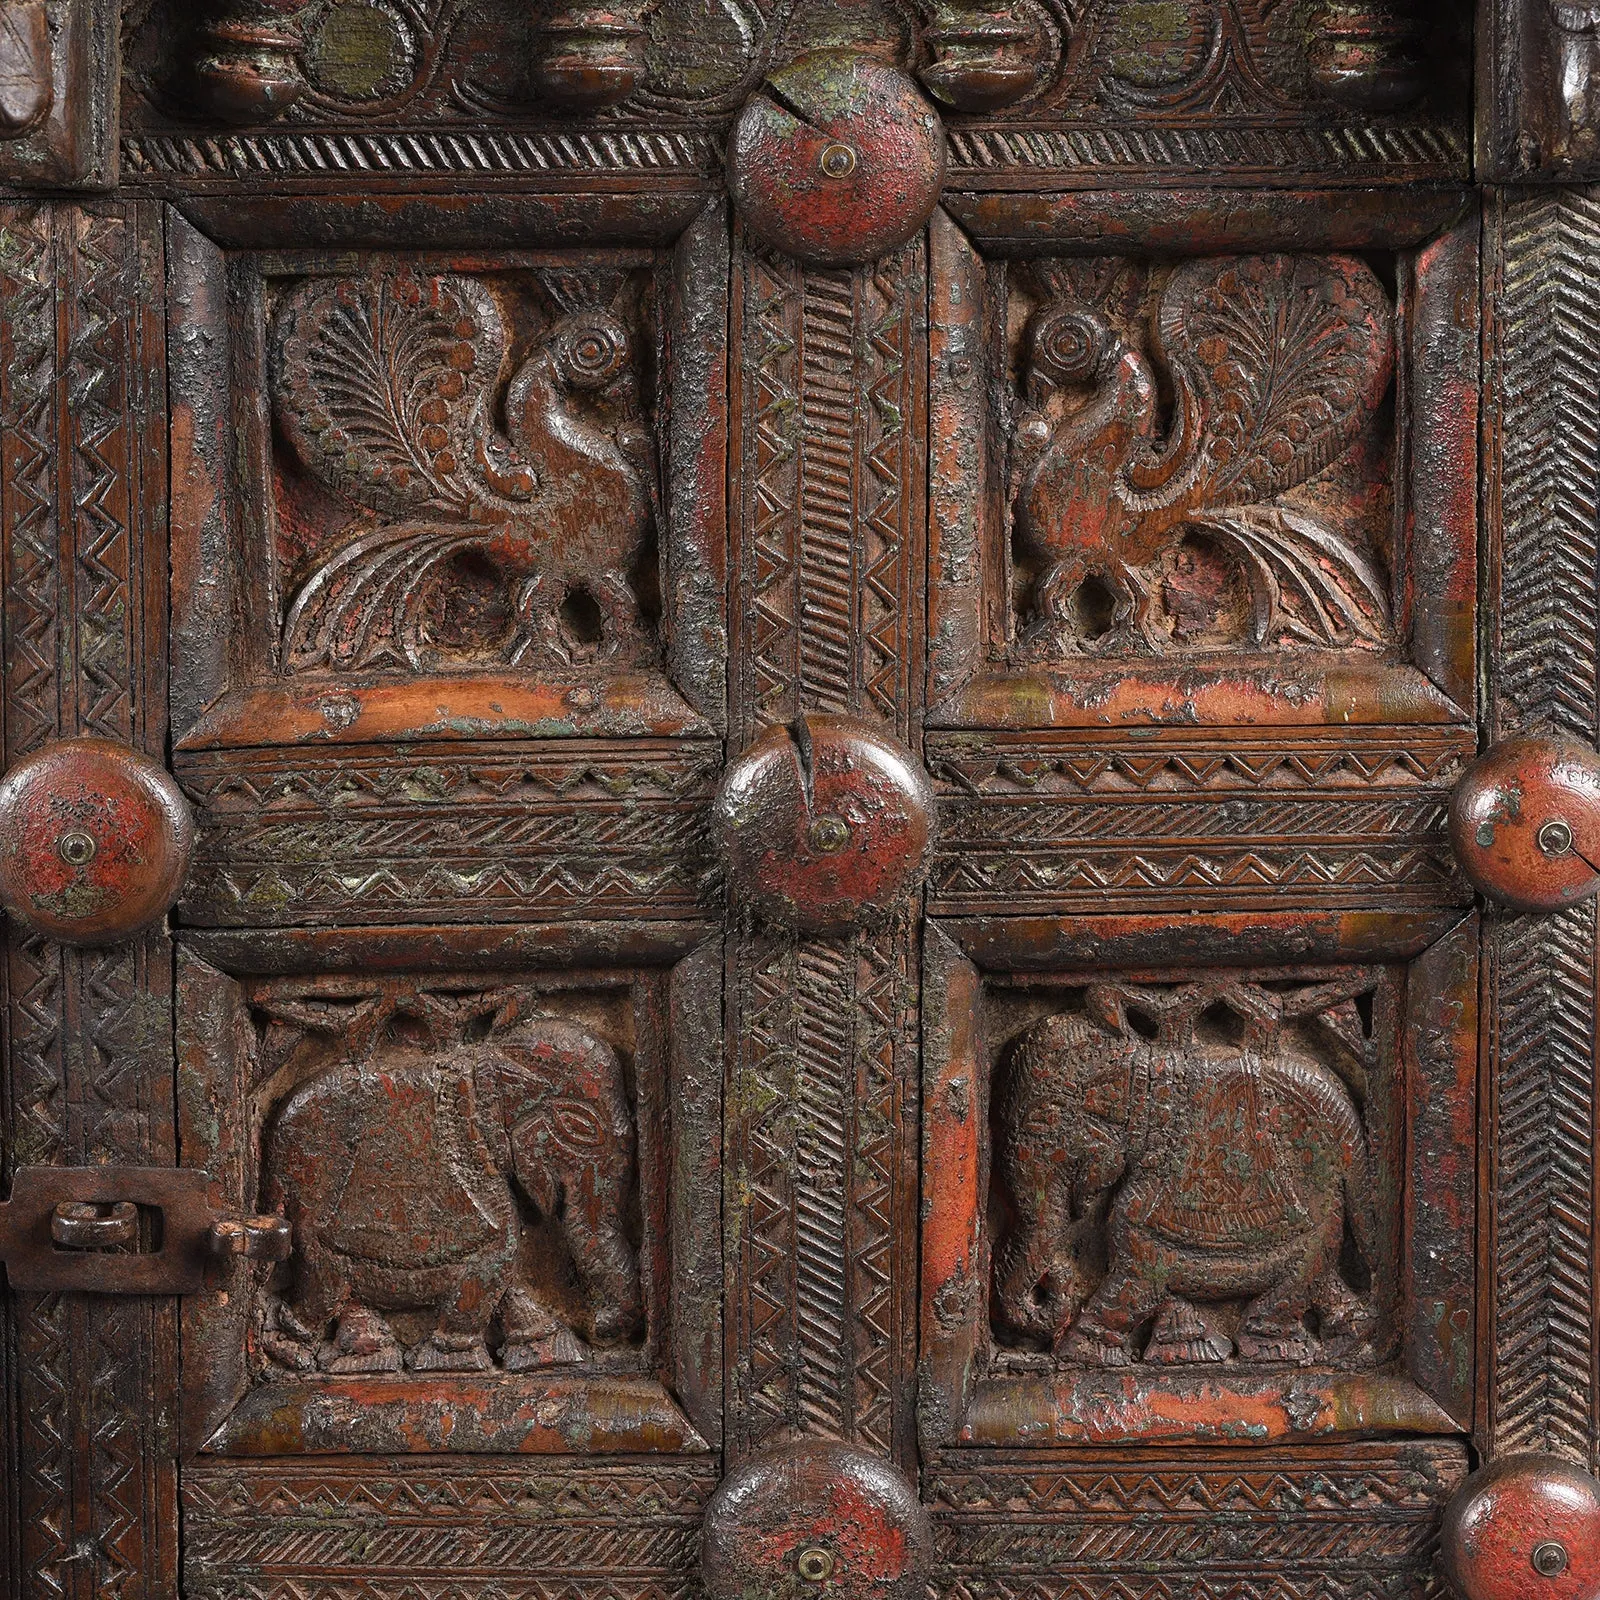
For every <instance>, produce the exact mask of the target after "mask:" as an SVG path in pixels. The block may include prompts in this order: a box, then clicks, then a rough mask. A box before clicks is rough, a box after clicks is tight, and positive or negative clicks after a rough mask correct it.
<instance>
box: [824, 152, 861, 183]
mask: <svg viewBox="0 0 1600 1600" xmlns="http://www.w3.org/2000/svg"><path fill="white" fill-rule="evenodd" d="M819 165H820V166H821V168H822V175H823V177H825V178H848V177H849V176H850V174H851V173H852V172H854V171H855V170H856V153H855V151H854V150H852V149H851V148H850V146H849V145H847V144H830V145H828V146H827V147H826V148H825V149H824V150H823V152H822V156H821V160H820V162H819Z"/></svg>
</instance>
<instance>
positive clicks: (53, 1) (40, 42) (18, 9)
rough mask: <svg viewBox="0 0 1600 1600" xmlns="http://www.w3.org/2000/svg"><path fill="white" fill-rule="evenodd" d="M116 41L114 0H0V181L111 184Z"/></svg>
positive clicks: (118, 17)
mask: <svg viewBox="0 0 1600 1600" xmlns="http://www.w3.org/2000/svg"><path fill="white" fill-rule="evenodd" d="M121 43H122V8H121V6H120V5H119V4H118V0H0V79H3V81H4V90H3V92H0V182H5V183H7V184H12V185H21V186H23V187H27V188H35V189H110V188H114V187H115V186H116V182H117V106H118V97H119V93H120V89H121V78H122V51H121Z"/></svg>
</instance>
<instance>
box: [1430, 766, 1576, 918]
mask: <svg viewBox="0 0 1600 1600" xmlns="http://www.w3.org/2000/svg"><path fill="white" fill-rule="evenodd" d="M1450 842H1451V844H1452V845H1453V846H1454V848H1455V853H1456V860H1457V861H1458V862H1459V863H1460V865H1461V870H1462V871H1463V872H1464V873H1466V875H1467V876H1468V877H1469V878H1470V879H1471V880H1472V883H1473V886H1474V887H1475V888H1477V889H1478V890H1479V891H1480V892H1481V893H1482V894H1484V895H1486V896H1487V897H1488V898H1489V899H1491V900H1496V901H1498V902H1500V904H1502V905H1506V906H1510V907H1512V908H1513V909H1514V910H1517V911H1560V910H1561V909H1562V908H1563V907H1565V906H1571V905H1576V904H1578V902H1579V901H1581V900H1587V899H1589V898H1590V897H1591V896H1592V895H1594V893H1595V892H1596V890H1600V755H1596V754H1595V752H1594V751H1593V750H1591V749H1589V748H1587V747H1586V746H1584V745H1581V744H1575V743H1571V742H1569V741H1564V740H1555V739H1508V740H1506V741H1505V743H1503V744H1497V745H1495V746H1494V748H1493V749H1491V750H1490V751H1488V752H1487V753H1486V754H1485V755H1482V756H1479V758H1478V759H1477V760H1476V761H1474V762H1473V763H1472V765H1471V766H1470V767H1468V768H1467V770H1466V772H1465V773H1464V774H1463V775H1462V777H1461V780H1460V782H1459V783H1457V785H1456V788H1455V793H1454V794H1453V795H1452V796H1451V799H1450Z"/></svg>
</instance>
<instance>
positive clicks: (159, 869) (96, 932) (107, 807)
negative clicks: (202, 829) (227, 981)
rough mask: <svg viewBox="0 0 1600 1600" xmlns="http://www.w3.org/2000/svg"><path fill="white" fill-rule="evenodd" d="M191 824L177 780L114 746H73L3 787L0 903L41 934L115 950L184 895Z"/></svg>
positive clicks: (44, 757) (33, 760)
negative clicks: (116, 943)
mask: <svg viewBox="0 0 1600 1600" xmlns="http://www.w3.org/2000/svg"><path fill="white" fill-rule="evenodd" d="M193 842H194V823H193V820H192V819H191V817H190V815H189V807H188V803H187V802H186V801H185V800H184V798H183V795H182V793H181V792H180V791H179V789H178V786H177V784H175V783H174V782H173V781H172V779H171V777H170V776H169V775H168V774H167V773H166V772H165V771H163V770H162V768H160V767H158V766H157V765H156V764H155V763H154V762H153V761H150V760H149V759H147V758H146V757H145V756H142V755H140V754H139V753H138V752H137V751H135V750H130V749H129V748H128V747H127V746H126V745H120V744H114V743H112V742H111V741H110V740H109V739H67V740H64V741H62V742H61V743H59V744H51V745H46V746H45V747H44V749H42V750H40V751H38V752H36V753H35V754H33V755H31V756H28V757H26V758H25V759H24V760H22V761H19V762H18V763H17V764H16V766H14V767H13V768H12V769H11V770H10V771H9V772H8V773H7V774H6V776H5V779H4V781H3V782H0V904H4V906H5V909H6V911H7V912H8V913H9V914H10V915H11V916H13V917H15V918H16V919H17V921H19V922H21V923H23V924H24V925H25V926H26V927H28V928H31V929H32V930H33V931H34V932H35V933H40V934H44V935H45V936H46V937H48V938H52V939H61V940H65V941H66V942H67V943H69V944H114V943H115V942H117V941H118V940H119V939H125V938H128V937H129V936H130V935H132V934H135V933H137V932H138V931H139V930H140V929H141V928H145V927H148V926H149V925H150V924H151V923H152V922H155V921H156V920H157V919H158V918H160V917H163V916H165V915H166V914H167V912H168V911H169V910H170V909H171V908H172V904H173V902H174V901H175V900H176V899H177V898H178V890H179V888H180V887H181V886H182V883H183V875H184V872H185V870H186V869H187V867H188V864H189V851H190V848H191V846H192V845H193Z"/></svg>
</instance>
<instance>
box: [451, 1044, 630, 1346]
mask: <svg viewBox="0 0 1600 1600" xmlns="http://www.w3.org/2000/svg"><path fill="white" fill-rule="evenodd" d="M490 1048H491V1050H492V1059H491V1060H490V1061H489V1062H486V1063H485V1064H484V1066H482V1067H480V1069H479V1070H480V1073H488V1074H489V1075H490V1076H491V1077H492V1078H493V1080H494V1083H495V1086H496V1090H497V1092H496V1093H495V1095H494V1097H493V1101H492V1103H495V1104H498V1105H499V1107H500V1109H501V1114H502V1116H503V1118H504V1124H503V1126H504V1134H505V1139H506V1142H507V1146H508V1148H509V1150H510V1155H511V1170H512V1173H513V1176H514V1177H515V1179H516V1182H517V1185H518V1187H519V1188H521V1189H522V1191H523V1192H524V1193H525V1194H526V1195H527V1196H528V1198H529V1199H530V1200H532V1201H533V1203H534V1204H535V1205H536V1206H538V1207H539V1209H540V1210H541V1211H542V1212H543V1213H544V1214H545V1215H546V1216H548V1217H551V1218H553V1219H555V1220H557V1221H558V1222H559V1223H560V1226H561V1230H562V1234H563V1236H564V1238H565V1239H566V1242H567V1246H568V1248H569V1249H570V1250H571V1252H572V1259H573V1263H574V1265H575V1266H576V1267H577V1270H578V1275H579V1277H580V1278H581V1279H582V1281H583V1286H584V1289H585V1290H586V1291H587V1293H588V1297H589V1303H590V1308H591V1320H592V1325H593V1331H594V1334H595V1337H596V1338H598V1339H601V1340H605V1341H611V1340H616V1339H621V1338H625V1337H627V1336H629V1335H630V1334H632V1333H634V1332H635V1331H636V1330H637V1328H638V1326H639V1323H640V1320H641V1317H642V1309H641V1308H642V1299H641V1294H640V1287H639V1263H638V1256H637V1254H636V1252H635V1250H634V1247H633V1244H632V1242H631V1241H630V1239H629V1238H628V1234H627V1231H626V1221H627V1216H628V1205H629V1202H630V1200H631V1190H632V1175H633V1171H634V1136H633V1121H632V1118H631V1116H630V1114H629V1109H628V1102H627V1098H626V1095H625V1093H624V1089H623V1078H622V1063H621V1062H620V1061H619V1060H618V1058H617V1053H616V1051H614V1050H613V1049H612V1048H611V1046H610V1045H608V1044H606V1043H604V1042H603V1041H601V1040H599V1039H596V1038H595V1037H594V1036H593V1035H592V1034H589V1033H587V1032H585V1031H584V1030H583V1029H582V1028H579V1027H577V1026H576V1025H574V1024H572V1023H569V1022H564V1021H561V1020H559V1019H557V1018H550V1017H541V1018H538V1019H535V1020H534V1021H532V1022H530V1023H528V1024H526V1025H523V1026H520V1027H518V1028H516V1029H513V1030H512V1031H510V1032H508V1033H505V1034H503V1035H501V1036H500V1037H498V1038H497V1039H496V1040H495V1041H494V1044H493V1045H492V1047H490Z"/></svg>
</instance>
